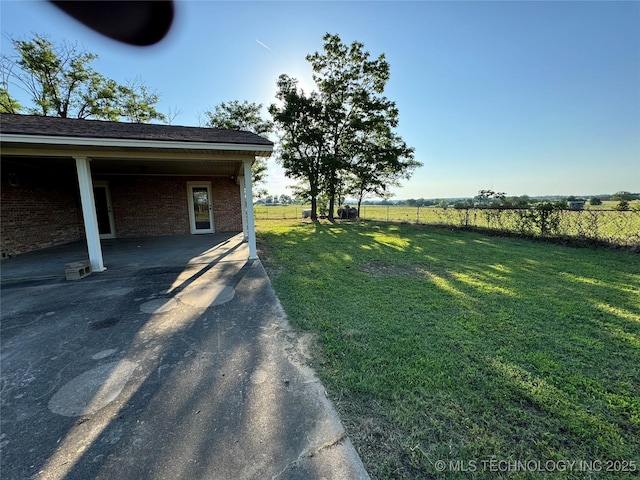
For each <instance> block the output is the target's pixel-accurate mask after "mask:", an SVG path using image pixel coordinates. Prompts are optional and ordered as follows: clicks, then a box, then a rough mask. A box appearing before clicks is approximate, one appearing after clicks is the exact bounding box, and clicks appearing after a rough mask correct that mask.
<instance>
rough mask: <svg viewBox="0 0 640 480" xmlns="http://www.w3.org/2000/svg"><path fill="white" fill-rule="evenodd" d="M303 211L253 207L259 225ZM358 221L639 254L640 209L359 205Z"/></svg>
mask: <svg viewBox="0 0 640 480" xmlns="http://www.w3.org/2000/svg"><path fill="white" fill-rule="evenodd" d="M308 209H309V207H308V206H301V205H275V206H265V205H256V206H255V207H254V211H255V218H256V219H259V220H280V219H282V220H286V219H302V217H303V211H304V210H308ZM360 219H361V220H375V221H384V222H395V223H414V224H424V225H443V226H451V227H462V228H478V229H488V230H495V231H502V232H509V233H513V234H521V235H527V236H535V237H544V238H567V237H570V238H577V239H585V240H589V241H594V242H601V243H606V244H610V245H614V246H624V247H634V248H636V249H640V210H630V211H618V210H590V209H585V210H553V211H548V212H543V211H538V210H536V209H533V208H529V209H489V208H469V209H456V208H451V207H449V208H439V207H407V206H399V205H363V206H362V207H361V208H360Z"/></svg>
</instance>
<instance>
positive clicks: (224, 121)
mask: <svg viewBox="0 0 640 480" xmlns="http://www.w3.org/2000/svg"><path fill="white" fill-rule="evenodd" d="M204 116H205V121H204V125H205V126H207V127H210V128H225V129H231V130H246V131H249V132H253V133H255V134H257V135H262V136H264V137H268V136H269V134H270V133H271V132H273V122H272V121H271V120H265V119H264V118H262V104H260V103H251V102H248V101H246V100H245V101H243V102H242V103H240V102H239V101H238V100H233V101H230V102H221V103H219V104H218V105H216V106H215V107H214V109H213V111H212V110H211V109H209V110H205V112H204ZM266 173H267V162H266V160H265V159H264V158H261V157H257V158H256V160H255V162H253V166H252V178H253V184H254V186H256V185H257V186H258V189H257V190H255V195H256V196H257V197H260V196H264V195H266V190H264V189H263V188H260V186H261V185H262V184H264V182H265V175H266Z"/></svg>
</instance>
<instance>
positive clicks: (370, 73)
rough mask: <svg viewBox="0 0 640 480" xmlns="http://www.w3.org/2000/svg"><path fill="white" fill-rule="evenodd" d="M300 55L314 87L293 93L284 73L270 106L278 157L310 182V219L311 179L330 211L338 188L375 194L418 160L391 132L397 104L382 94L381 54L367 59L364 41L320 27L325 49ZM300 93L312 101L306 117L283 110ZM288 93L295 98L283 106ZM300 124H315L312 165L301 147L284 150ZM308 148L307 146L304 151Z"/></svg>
mask: <svg viewBox="0 0 640 480" xmlns="http://www.w3.org/2000/svg"><path fill="white" fill-rule="evenodd" d="M306 59H307V61H308V62H309V63H310V64H311V67H312V70H313V80H314V82H315V85H316V90H315V91H313V92H311V93H310V94H308V95H307V94H305V93H304V92H297V93H296V92H294V91H293V90H292V89H291V85H292V83H293V84H295V82H292V79H288V77H287V78H285V79H284V81H279V83H278V89H279V91H278V94H277V95H276V97H277V98H278V99H279V100H281V102H282V106H278V105H275V104H274V105H272V106H271V108H270V112H271V114H272V115H273V117H274V121H275V123H276V125H277V126H278V127H279V128H280V129H281V130H282V131H283V132H284V139H285V140H287V141H286V142H284V143H283V144H282V145H281V159H282V154H285V153H286V154H287V155H288V160H287V161H286V162H285V161H284V160H283V162H282V163H283V167H284V168H285V172H286V173H287V174H288V175H289V176H292V177H294V178H300V177H301V175H302V176H303V177H304V180H305V181H306V182H307V183H308V186H309V196H310V198H311V199H312V218H314V214H315V212H314V209H313V203H314V202H313V197H314V194H313V192H314V184H317V186H318V189H319V190H322V192H323V193H325V194H326V195H327V197H328V201H329V208H328V215H329V218H333V215H334V207H335V201H336V199H339V198H340V195H341V194H342V193H344V192H343V191H341V190H343V189H344V188H346V187H348V188H349V190H350V191H351V192H356V193H357V194H358V196H359V199H360V201H361V200H362V197H363V196H364V195H365V194H366V193H375V194H379V193H380V192H381V191H382V190H383V188H382V187H383V185H393V184H395V183H397V181H399V180H400V179H401V178H408V177H409V176H410V175H411V173H412V171H413V169H415V168H416V167H417V166H419V165H420V163H418V162H416V161H415V160H414V159H413V149H412V148H409V147H408V146H407V145H406V144H405V143H404V141H403V140H402V139H401V138H400V137H399V136H398V135H397V134H395V133H394V131H393V130H394V128H396V127H397V126H398V115H399V114H398V109H397V108H396V105H395V103H394V102H392V101H390V100H389V99H388V98H386V97H385V96H384V95H383V93H384V88H385V85H386V83H387V81H388V80H389V64H388V62H387V61H386V59H385V56H384V54H383V55H380V56H378V57H377V58H375V59H371V58H370V54H369V52H367V51H365V50H364V45H363V44H362V43H360V42H353V43H352V44H351V45H345V44H344V43H342V41H341V39H340V37H339V36H338V35H332V34H326V35H325V36H324V47H323V51H322V52H315V53H313V54H310V55H307V57H306ZM280 78H281V80H282V79H283V77H280ZM283 88H285V89H286V90H283ZM296 89H297V86H296ZM301 99H306V100H308V101H309V102H311V104H313V105H314V108H313V109H310V110H309V111H307V112H306V113H307V115H311V114H312V115H314V118H313V119H312V120H310V119H309V118H307V116H306V115H298V116H296V115H291V113H292V112H290V111H289V110H291V108H293V110H295V107H296V105H297V104H296V102H298V104H299V101H300V100H301ZM287 100H292V101H294V103H293V104H292V105H289V104H288V103H287ZM303 125H307V126H308V125H313V126H314V135H313V138H312V141H313V143H312V150H313V155H312V157H313V158H314V162H315V167H314V168H313V169H311V170H309V169H308V167H309V162H308V160H303V159H302V158H301V156H300V155H299V152H300V151H304V149H297V150H295V149H294V150H290V151H285V150H286V149H287V148H289V149H291V146H294V147H297V145H296V142H292V141H291V140H292V132H294V131H297V130H299V129H300V128H304V127H303ZM298 133H299V132H298ZM309 147H310V145H306V148H307V150H308V149H309ZM296 153H297V154H298V155H296ZM296 159H298V162H296V161H294V160H296ZM310 174H313V175H315V176H316V178H311V177H309V175H310ZM319 193H320V191H318V192H317V194H319Z"/></svg>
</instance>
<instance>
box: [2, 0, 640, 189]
mask: <svg viewBox="0 0 640 480" xmlns="http://www.w3.org/2000/svg"><path fill="white" fill-rule="evenodd" d="M0 16H1V24H0V25H1V30H2V34H3V37H2V44H1V48H2V52H3V53H7V52H8V51H10V50H11V44H10V42H9V41H8V40H7V38H6V35H11V36H13V37H18V38H26V37H29V36H30V34H31V33H34V32H37V33H42V34H46V35H48V36H49V37H50V38H51V39H52V40H53V41H58V40H60V39H67V40H71V41H77V42H78V44H79V45H82V46H84V47H85V48H86V49H87V50H88V51H91V52H93V53H97V54H98V55H99V56H100V58H99V60H97V61H96V62H95V63H94V67H95V69H96V70H98V71H99V72H101V73H102V74H104V75H106V76H108V77H111V78H114V79H115V80H117V81H120V82H125V81H126V80H128V79H134V78H136V77H140V78H141V79H142V80H143V81H144V82H145V83H146V84H147V85H148V86H150V87H153V88H155V89H156V90H157V91H158V92H160V93H161V95H162V100H161V103H160V109H161V110H163V111H165V112H166V111H167V110H169V109H174V110H175V109H177V110H179V111H180V112H181V113H180V114H179V115H178V116H177V117H176V119H175V120H174V122H173V123H174V124H177V125H198V122H199V115H201V113H202V112H203V111H204V110H206V109H207V108H212V107H213V106H214V105H216V104H218V103H220V102H222V101H230V100H248V101H251V102H258V103H262V104H263V105H265V108H266V106H268V105H269V104H270V103H273V102H274V101H275V99H274V95H275V91H276V79H277V77H278V75H280V74H282V73H286V74H288V75H290V76H293V77H296V78H298V79H299V80H300V82H301V84H302V85H303V86H304V87H306V88H307V89H308V88H310V87H312V81H311V71H310V66H309V64H308V63H307V62H306V61H305V55H306V54H308V53H312V52H314V51H316V50H321V49H322V36H323V35H324V34H325V33H326V32H330V33H337V34H339V35H340V36H341V38H342V40H343V42H345V43H351V42H352V41H354V40H358V41H360V42H362V43H364V45H365V48H366V49H367V50H368V51H369V52H370V53H371V55H372V56H377V55H379V54H381V53H384V54H385V55H386V58H387V60H388V62H389V63H390V65H391V79H390V81H389V83H388V85H387V89H386V92H385V94H386V96H387V97H388V98H390V99H391V100H394V101H395V102H396V103H397V105H398V108H399V110H400V126H399V128H398V133H399V134H400V135H401V136H402V137H403V138H404V140H405V141H406V142H407V143H408V144H409V145H410V146H413V147H414V148H415V156H416V159H417V160H419V161H420V162H422V163H423V164H424V166H423V167H421V168H420V169H418V170H417V171H416V172H415V174H414V176H413V178H412V179H411V180H409V181H405V182H404V184H403V186H402V187H401V188H399V189H396V190H395V191H394V193H395V198H400V199H401V198H419V197H424V198H434V197H440V198H442V197H462V196H473V195H475V194H476V193H477V192H478V190H480V189H486V188H492V189H494V190H496V191H504V192H506V193H507V194H509V195H522V194H528V195H556V194H557V195H559V194H566V195H569V194H575V195H587V194H597V193H613V192H616V191H619V190H628V191H634V192H638V191H640V2H636V1H631V2H613V1H601V2H587V1H584V2H516V1H512V2H509V1H503V2H483V1H479V2H462V1H461V2H452V1H444V2H420V1H416V2H271V1H263V2H242V1H235V2H213V1H190V2H178V3H177V11H176V22H175V25H174V28H173V29H172V31H171V32H170V34H169V35H168V37H167V38H166V39H165V40H164V41H163V42H162V43H161V44H160V45H157V46H154V47H151V48H146V49H140V48H134V47H128V46H124V45H121V44H118V43H117V42H114V41H111V40H108V39H105V38H103V37H100V36H99V35H98V34H95V33H93V32H92V31H90V30H88V29H86V28H85V27H83V26H82V25H80V24H78V23H76V22H75V21H74V20H72V19H70V18H67V17H66V16H65V15H64V14H62V13H60V12H58V11H57V10H56V9H55V8H54V7H52V6H51V5H49V4H47V3H41V2H13V1H5V0H2V1H1V2H0ZM12 93H13V94H14V95H16V96H18V97H20V92H19V91H17V90H15V89H14V90H12ZM266 115H267V114H266V111H265V116H266ZM287 184H288V181H287V179H285V178H284V176H283V175H282V171H281V170H280V169H279V168H278V167H277V165H276V164H275V162H274V161H270V175H269V183H268V185H267V189H268V190H269V192H270V193H273V194H281V193H290V192H289V191H288V190H287V189H286V185H287Z"/></svg>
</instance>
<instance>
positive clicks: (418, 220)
mask: <svg viewBox="0 0 640 480" xmlns="http://www.w3.org/2000/svg"><path fill="white" fill-rule="evenodd" d="M416 223H420V205H418V213H417V215H416Z"/></svg>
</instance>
